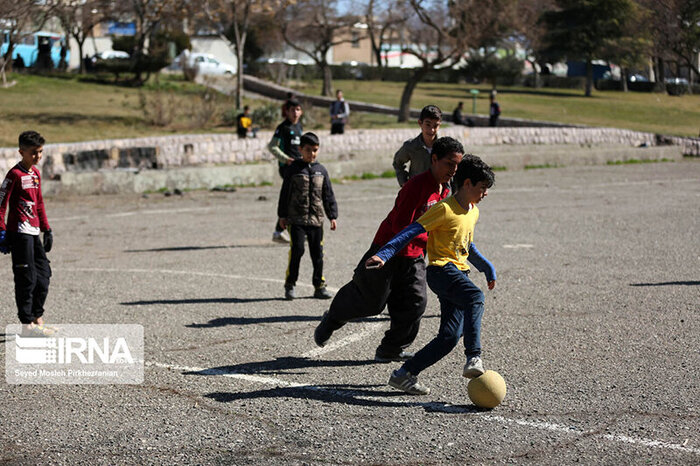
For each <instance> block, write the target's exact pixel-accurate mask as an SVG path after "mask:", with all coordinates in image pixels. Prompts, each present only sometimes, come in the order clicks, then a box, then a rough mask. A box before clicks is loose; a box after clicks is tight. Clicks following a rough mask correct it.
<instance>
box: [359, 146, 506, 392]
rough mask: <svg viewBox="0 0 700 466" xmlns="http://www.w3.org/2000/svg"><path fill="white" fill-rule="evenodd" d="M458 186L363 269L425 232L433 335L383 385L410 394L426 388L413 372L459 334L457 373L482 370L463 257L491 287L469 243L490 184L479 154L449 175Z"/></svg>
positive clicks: (478, 296) (488, 268)
mask: <svg viewBox="0 0 700 466" xmlns="http://www.w3.org/2000/svg"><path fill="white" fill-rule="evenodd" d="M454 180H455V182H456V183H457V184H458V185H459V190H458V191H457V193H456V194H454V195H453V196H450V197H448V198H447V199H445V200H443V201H441V202H439V203H437V204H435V205H434V206H433V207H431V208H430V210H428V211H427V212H426V213H425V214H423V215H422V216H421V217H420V218H419V219H418V220H417V221H416V222H414V223H412V224H411V225H409V226H408V227H406V228H404V229H403V230H402V231H401V232H400V233H399V234H397V235H396V236H394V238H392V239H391V241H389V242H388V243H387V244H386V245H384V246H383V247H382V248H381V249H379V250H378V251H377V253H376V254H375V255H374V256H372V257H370V258H369V259H367V262H366V267H368V268H371V267H379V268H381V267H384V266H388V265H389V264H390V263H391V260H393V259H391V258H392V256H394V255H395V254H396V252H398V251H401V250H402V249H403V248H404V247H405V246H406V244H408V243H409V241H411V239H412V238H414V237H415V236H416V235H419V234H424V233H426V232H428V233H429V235H428V267H427V269H426V275H427V281H428V286H430V289H431V290H433V292H434V293H435V294H436V295H437V297H438V300H439V301H440V327H439V330H438V334H437V335H436V336H435V338H433V340H431V341H430V342H429V343H428V344H427V345H425V346H424V347H423V348H422V349H421V350H419V351H418V352H417V353H416V354H415V356H413V357H412V358H411V359H409V360H408V361H406V362H405V363H403V365H402V366H401V367H400V368H399V369H397V370H395V371H394V372H393V373H392V374H391V377H390V378H389V385H391V386H392V387H394V388H398V389H399V390H403V391H404V392H406V393H409V394H411V395H427V394H428V393H430V389H429V388H428V387H426V386H424V385H422V384H421V383H420V382H418V374H420V373H421V372H422V371H423V370H425V369H427V368H428V367H430V366H432V365H433V364H435V363H436V362H438V361H439V360H441V359H442V358H444V357H445V356H447V355H448V354H449V353H450V352H451V351H452V349H454V347H455V346H457V343H459V340H460V338H461V337H463V340H464V354H465V356H466V360H467V362H466V364H465V365H464V370H463V371H462V375H463V376H464V377H467V378H473V377H478V376H480V375H481V374H483V373H484V364H483V361H482V360H481V318H482V316H483V313H484V293H483V292H482V291H481V289H479V287H478V286H476V285H475V284H474V283H473V282H472V281H471V280H470V279H469V265H468V264H467V260H469V262H471V263H472V265H474V267H476V269H477V270H479V271H480V272H483V273H485V274H486V280H487V282H488V289H489V290H492V289H494V287H495V286H496V269H495V268H494V267H493V265H492V264H491V263H490V262H489V261H488V260H486V258H485V257H484V256H482V255H481V253H480V252H479V250H478V249H476V246H475V245H474V228H475V226H476V222H477V221H478V220H479V208H478V207H477V206H476V205H477V204H478V203H479V202H480V201H481V200H482V199H483V198H484V197H486V195H487V194H488V189H489V188H490V187H491V186H492V185H493V182H494V174H493V171H492V170H491V168H490V167H489V166H488V165H486V163H484V162H483V161H482V160H481V159H480V158H479V157H476V156H474V155H469V154H468V155H465V156H464V158H463V159H462V161H461V162H460V163H459V166H458V167H457V173H456V174H455V176H454Z"/></svg>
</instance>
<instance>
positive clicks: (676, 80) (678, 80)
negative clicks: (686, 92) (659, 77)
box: [665, 78, 688, 84]
mask: <svg viewBox="0 0 700 466" xmlns="http://www.w3.org/2000/svg"><path fill="white" fill-rule="evenodd" d="M665 81H666V84H688V80H687V79H685V78H666V79H665Z"/></svg>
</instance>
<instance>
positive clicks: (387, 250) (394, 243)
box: [375, 222, 425, 262]
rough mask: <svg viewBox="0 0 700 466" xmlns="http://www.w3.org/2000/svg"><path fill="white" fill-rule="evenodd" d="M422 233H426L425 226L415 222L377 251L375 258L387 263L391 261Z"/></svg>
mask: <svg viewBox="0 0 700 466" xmlns="http://www.w3.org/2000/svg"><path fill="white" fill-rule="evenodd" d="M421 233H425V228H423V225H421V224H420V223H418V222H413V223H411V224H410V225H409V226H407V227H406V228H404V229H403V230H401V231H400V232H398V233H396V236H394V237H393V238H391V240H390V241H389V242H388V243H386V244H385V245H384V246H382V248H381V249H380V250H379V251H377V253H376V254H375V256H377V257H379V258H380V259H381V260H383V261H384V262H386V261H388V260H389V259H391V258H392V257H393V256H394V254H396V253H397V252H399V251H400V250H402V249H403V248H405V247H406V246H407V245H408V243H410V242H411V240H412V239H413V238H415V237H416V236H418V235H420V234H421Z"/></svg>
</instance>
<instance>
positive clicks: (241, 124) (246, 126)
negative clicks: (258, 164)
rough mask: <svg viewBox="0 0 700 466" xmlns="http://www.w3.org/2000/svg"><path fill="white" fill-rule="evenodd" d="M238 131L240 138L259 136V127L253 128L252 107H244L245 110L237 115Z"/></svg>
mask: <svg viewBox="0 0 700 466" xmlns="http://www.w3.org/2000/svg"><path fill="white" fill-rule="evenodd" d="M236 133H238V138H239V139H245V138H247V137H251V138H255V137H257V133H258V128H253V119H252V118H251V117H250V107H249V106H248V105H246V106H245V107H243V112H242V113H239V114H238V116H237V117H236Z"/></svg>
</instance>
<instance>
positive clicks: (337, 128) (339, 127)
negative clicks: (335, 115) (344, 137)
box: [331, 123, 345, 134]
mask: <svg viewBox="0 0 700 466" xmlns="http://www.w3.org/2000/svg"><path fill="white" fill-rule="evenodd" d="M343 133H345V123H331V134H343Z"/></svg>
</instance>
